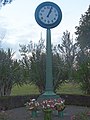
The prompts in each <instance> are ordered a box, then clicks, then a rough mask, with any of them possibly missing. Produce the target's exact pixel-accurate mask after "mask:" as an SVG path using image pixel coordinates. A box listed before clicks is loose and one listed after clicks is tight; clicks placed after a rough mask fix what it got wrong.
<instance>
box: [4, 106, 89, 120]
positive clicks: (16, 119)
mask: <svg viewBox="0 0 90 120" xmlns="http://www.w3.org/2000/svg"><path fill="white" fill-rule="evenodd" d="M85 111H89V112H90V108H89V107H81V106H66V108H65V110H64V117H62V118H60V117H58V115H57V113H56V112H53V114H52V120H71V116H72V115H74V114H76V113H80V112H85ZM6 112H7V113H8V114H9V120H44V117H43V116H44V115H43V112H42V111H38V115H37V118H32V117H31V113H30V112H29V111H27V110H26V108H25V107H21V108H15V109H12V110H8V111H6ZM89 118H90V116H89Z"/></svg>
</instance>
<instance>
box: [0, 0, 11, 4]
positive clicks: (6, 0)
mask: <svg viewBox="0 0 90 120" xmlns="http://www.w3.org/2000/svg"><path fill="white" fill-rule="evenodd" d="M12 1H13V0H0V4H1V5H6V4H10V3H11V2H12Z"/></svg>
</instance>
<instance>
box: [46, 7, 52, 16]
mask: <svg viewBox="0 0 90 120" xmlns="http://www.w3.org/2000/svg"><path fill="white" fill-rule="evenodd" d="M51 12H52V7H51V8H50V10H49V13H48V15H47V17H49V15H50V14H51Z"/></svg>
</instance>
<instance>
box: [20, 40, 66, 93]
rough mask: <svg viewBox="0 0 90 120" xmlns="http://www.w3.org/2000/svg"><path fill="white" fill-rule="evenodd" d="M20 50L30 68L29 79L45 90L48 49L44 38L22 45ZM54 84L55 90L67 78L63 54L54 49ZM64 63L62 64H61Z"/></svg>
mask: <svg viewBox="0 0 90 120" xmlns="http://www.w3.org/2000/svg"><path fill="white" fill-rule="evenodd" d="M20 48H21V49H20V52H21V55H22V56H23V60H24V61H23V63H25V66H26V68H28V70H29V73H30V74H29V75H30V77H29V81H30V83H34V84H35V85H36V86H38V88H39V91H40V92H43V91H44V90H45V80H46V49H45V46H44V40H43V39H41V40H40V41H39V43H38V44H33V43H32V42H30V44H29V45H27V46H26V45H20ZM52 58H53V59H52V60H53V66H52V67H53V84H54V91H55V90H56V89H57V88H58V87H59V85H60V84H61V83H63V82H64V80H65V79H66V76H67V75H66V73H65V72H66V70H65V69H64V66H63V65H64V63H63V61H62V59H61V56H60V55H59V54H58V53H57V52H55V51H53V52H52ZM61 65H62V66H61Z"/></svg>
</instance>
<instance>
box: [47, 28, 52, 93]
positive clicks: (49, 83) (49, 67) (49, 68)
mask: <svg viewBox="0 0 90 120" xmlns="http://www.w3.org/2000/svg"><path fill="white" fill-rule="evenodd" d="M45 90H46V91H53V76H52V50H51V30H50V29H47V35H46V86H45Z"/></svg>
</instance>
